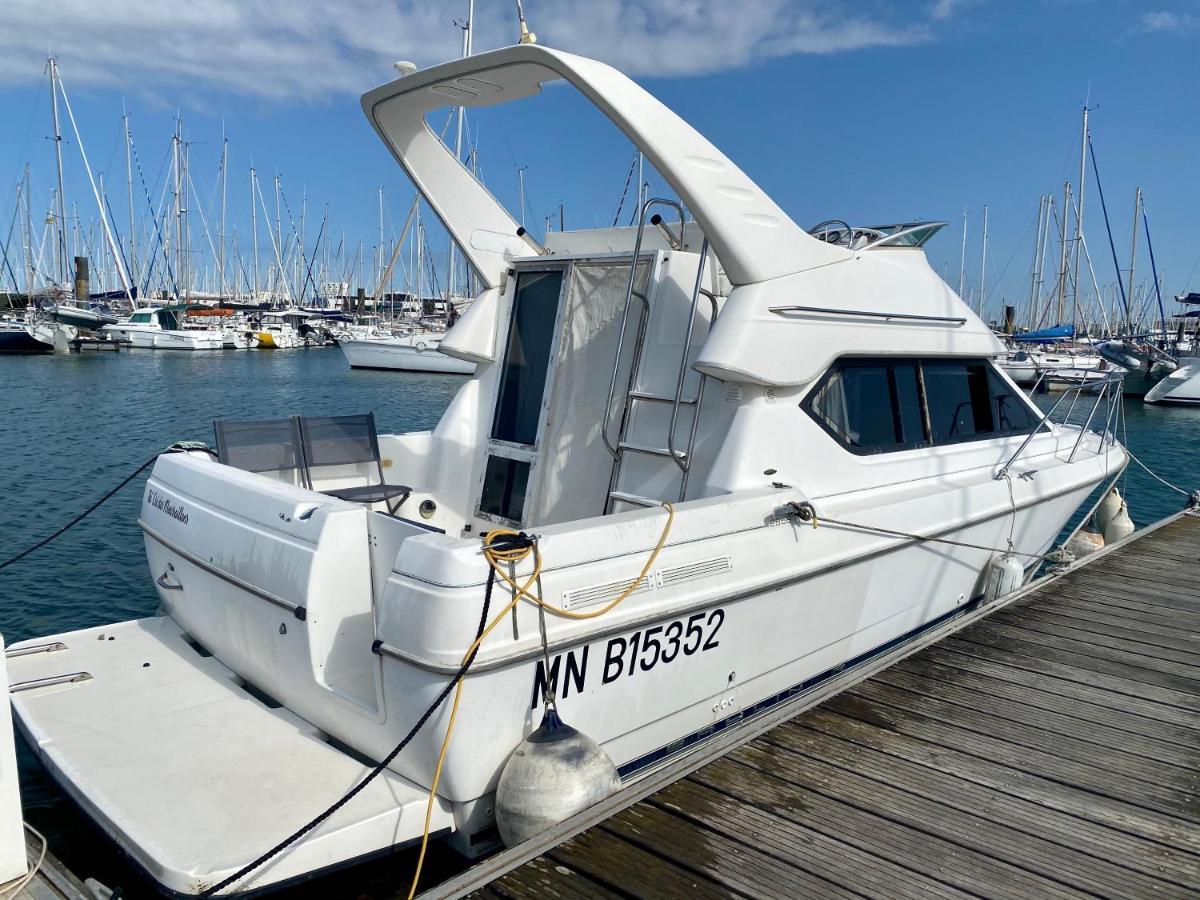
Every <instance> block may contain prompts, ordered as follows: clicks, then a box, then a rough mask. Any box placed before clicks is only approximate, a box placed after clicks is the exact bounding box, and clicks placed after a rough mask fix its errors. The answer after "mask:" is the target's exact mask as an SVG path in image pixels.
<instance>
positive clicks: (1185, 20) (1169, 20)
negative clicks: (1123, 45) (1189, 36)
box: [1138, 10, 1200, 34]
mask: <svg viewBox="0 0 1200 900" xmlns="http://www.w3.org/2000/svg"><path fill="white" fill-rule="evenodd" d="M1198 24H1200V22H1198V21H1197V19H1196V17H1195V16H1192V15H1190V14H1188V13H1178V12H1170V11H1168V10H1156V11H1153V12H1148V13H1143V14H1142V20H1141V27H1140V28H1139V29H1138V30H1139V31H1143V32H1145V33H1147V34H1152V33H1155V32H1168V33H1171V32H1174V33H1179V32H1186V31H1194V30H1195V29H1196V26H1197V25H1198Z"/></svg>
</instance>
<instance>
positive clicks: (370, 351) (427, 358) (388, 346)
mask: <svg viewBox="0 0 1200 900" xmlns="http://www.w3.org/2000/svg"><path fill="white" fill-rule="evenodd" d="M445 335H446V332H416V333H414V334H405V335H389V336H386V337H385V336H375V337H362V338H355V337H347V338H342V339H341V340H339V341H338V346H339V347H341V348H342V353H344V354H345V355H346V361H347V362H348V363H350V368H352V369H390V370H393V371H397V372H433V373H446V374H453V375H470V374H472V373H474V371H475V363H473V362H471V361H469V360H463V359H456V358H454V357H452V356H447V355H446V354H444V353H441V352H439V350H438V348H439V347H440V346H441V343H442V340H443V339H444V338H445Z"/></svg>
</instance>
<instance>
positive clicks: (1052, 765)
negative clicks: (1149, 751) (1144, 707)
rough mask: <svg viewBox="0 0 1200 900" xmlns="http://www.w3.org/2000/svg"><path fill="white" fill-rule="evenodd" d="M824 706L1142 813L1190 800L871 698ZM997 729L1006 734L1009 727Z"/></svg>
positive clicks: (844, 698) (851, 697)
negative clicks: (1140, 808) (1138, 808)
mask: <svg viewBox="0 0 1200 900" xmlns="http://www.w3.org/2000/svg"><path fill="white" fill-rule="evenodd" d="M825 705H826V706H827V707H828V708H829V709H831V710H833V711H834V712H840V713H842V714H843V715H846V716H849V717H851V718H855V719H861V720H862V721H864V722H867V723H869V724H871V725H875V726H876V727H879V728H882V729H884V730H887V731H894V732H898V733H900V734H906V735H909V736H910V737H915V738H920V739H921V740H924V741H928V742H930V743H933V744H940V745H942V746H944V747H951V748H954V749H955V750H961V751H962V752H964V753H968V754H971V755H974V756H980V757H984V758H987V759H994V760H996V761H998V762H1001V763H1004V764H1005V765H1008V766H1011V767H1013V768H1023V769H1024V770H1025V771H1028V772H1032V773H1034V774H1036V775H1041V776H1042V777H1044V778H1050V779H1054V780H1057V781H1062V782H1063V783H1065V784H1071V785H1074V786H1076V787H1080V788H1083V789H1085V790H1088V791H1092V792H1093V793H1097V794H1101V795H1103V796H1105V797H1112V798H1113V799H1116V800H1124V801H1126V802H1128V803H1133V804H1135V805H1139V806H1144V807H1146V808H1147V809H1154V810H1162V811H1165V812H1168V813H1172V814H1175V813H1179V814H1186V813H1187V812H1188V811H1189V806H1190V804H1191V803H1192V802H1193V798H1192V797H1191V795H1190V794H1189V793H1188V792H1187V791H1183V790H1179V789H1177V788H1172V787H1171V786H1169V785H1156V784H1151V783H1150V782H1147V781H1141V780H1135V779H1123V778H1118V777H1114V774H1113V773H1112V772H1111V771H1109V770H1107V769H1105V768H1101V767H1098V766H1095V765H1091V764H1088V763H1084V762H1080V761H1078V760H1077V759H1075V758H1074V757H1068V756H1062V755H1060V754H1059V753H1058V752H1056V750H1055V749H1041V748H1039V747H1038V746H1036V742H1035V741H1032V740H1027V741H1026V742H1025V743H1013V742H1010V741H1008V740H1005V739H1003V738H999V737H995V736H993V735H990V734H984V733H982V732H979V731H973V730H971V729H967V728H962V727H959V726H957V725H954V724H953V723H950V722H946V721H942V720H939V719H938V718H935V717H933V716H927V715H923V714H921V713H919V712H913V711H911V710H907V709H904V708H903V707H901V706H892V705H889V704H885V703H881V702H878V701H876V700H875V699H873V698H868V697H863V696H861V695H857V694H852V693H845V694H841V695H839V696H837V697H835V698H833V699H832V700H830V701H829V702H828V703H827V704H825ZM1003 730H1004V731H1006V732H1008V733H1010V734H1011V733H1012V732H1013V730H1014V729H1009V728H1006V729H1003Z"/></svg>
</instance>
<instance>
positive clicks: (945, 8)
mask: <svg viewBox="0 0 1200 900" xmlns="http://www.w3.org/2000/svg"><path fill="white" fill-rule="evenodd" d="M970 2H971V0H933V2H932V3H930V4H929V18H931V19H933V20H934V21H935V22H940V21H942V20H944V19H949V18H950V17H951V16H953V15H954V14H955V13H957V12H958V11H959V10H960V9H962V8H963V7H964V6H967V5H968V4H969V3H970Z"/></svg>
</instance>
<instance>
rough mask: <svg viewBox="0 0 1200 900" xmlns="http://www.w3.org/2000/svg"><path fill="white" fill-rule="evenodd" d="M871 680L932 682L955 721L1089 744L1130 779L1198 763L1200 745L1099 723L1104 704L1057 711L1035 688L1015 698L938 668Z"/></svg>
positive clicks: (916, 687)
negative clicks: (1002, 724)
mask: <svg viewBox="0 0 1200 900" xmlns="http://www.w3.org/2000/svg"><path fill="white" fill-rule="evenodd" d="M876 680H877V681H878V683H879V684H881V685H887V686H889V687H891V688H897V689H899V690H901V691H904V692H906V693H908V694H917V695H920V693H921V691H923V690H928V689H929V687H930V685H931V684H933V685H935V687H934V689H935V690H936V691H937V697H938V699H937V702H938V703H945V704H950V705H953V706H956V707H961V710H956V712H961V714H962V715H960V716H954V717H953V718H954V719H955V721H956V722H957V723H958V724H964V723H965V722H968V721H972V722H975V723H977V724H978V723H979V722H981V721H982V722H983V723H984V727H986V724H987V722H988V719H989V717H991V716H995V717H996V718H997V719H1003V720H1005V721H1007V722H1012V723H1014V724H1019V725H1031V726H1033V727H1035V728H1038V729H1044V730H1045V731H1049V732H1051V733H1052V734H1055V735H1060V736H1064V737H1066V738H1069V739H1078V740H1080V741H1084V742H1087V743H1089V744H1093V745H1095V746H1096V747H1098V748H1100V751H1101V753H1102V754H1105V753H1119V754H1121V758H1117V759H1114V760H1113V762H1114V763H1121V764H1122V765H1121V766H1120V767H1121V768H1126V767H1128V768H1129V769H1130V772H1131V774H1132V775H1133V776H1134V777H1138V778H1145V779H1149V780H1152V781H1157V780H1160V778H1161V773H1160V772H1159V771H1158V766H1157V763H1166V764H1168V765H1172V766H1175V767H1176V768H1178V769H1182V770H1183V771H1182V773H1176V774H1177V775H1180V777H1184V776H1188V775H1191V774H1193V773H1195V772H1196V770H1197V767H1198V766H1200V745H1197V744H1195V743H1191V744H1187V743H1185V744H1182V745H1181V744H1175V743H1170V742H1168V741H1161V740H1158V739H1156V738H1154V737H1152V736H1151V735H1149V734H1147V733H1146V730H1145V729H1144V728H1143V729H1142V730H1137V725H1136V723H1135V724H1134V725H1128V723H1127V722H1125V721H1124V720H1121V723H1120V724H1122V725H1126V726H1127V727H1117V726H1116V725H1114V724H1111V722H1110V721H1101V720H1102V719H1111V718H1112V717H1110V716H1109V715H1107V714H1108V712H1109V711H1108V710H1106V709H1104V708H1103V707H1098V708H1096V715H1095V716H1089V715H1088V714H1087V713H1088V705H1085V704H1074V706H1072V705H1071V704H1066V703H1064V704H1062V708H1060V709H1054V708H1053V707H1052V706H1051V708H1047V707H1048V706H1050V704H1046V703H1038V702H1036V701H1033V702H1031V696H1030V695H1032V694H1034V693H1035V692H1034V691H1025V692H1024V693H1023V694H1022V693H1021V692H1015V693H1018V694H1020V696H1019V697H1017V698H1014V697H1012V696H1008V697H1006V696H1004V693H1005V691H1004V688H1003V687H1000V688H996V687H994V686H992V685H990V684H988V683H987V681H986V679H985V680H978V679H976V680H974V681H972V679H971V677H970V674H969V673H954V672H952V671H943V670H938V671H933V672H926V673H924V674H916V673H913V672H911V671H906V670H901V669H892V670H890V671H888V672H885V673H883V674H882V675H879V676H877V679H876ZM1035 739H1037V738H1036V737H1035ZM1113 747H1120V750H1113V749H1112V748H1113ZM1126 757H1127V759H1126ZM1147 761H1149V763H1150V764H1149V765H1147V764H1146V763H1147Z"/></svg>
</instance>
